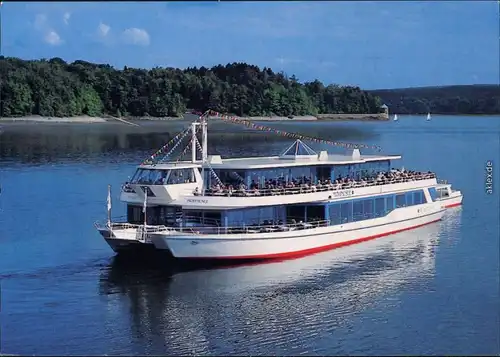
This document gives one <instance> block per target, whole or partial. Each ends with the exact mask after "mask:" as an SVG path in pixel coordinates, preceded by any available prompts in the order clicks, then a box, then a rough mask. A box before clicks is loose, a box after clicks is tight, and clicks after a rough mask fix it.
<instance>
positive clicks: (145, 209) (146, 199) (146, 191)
mask: <svg viewBox="0 0 500 357" xmlns="http://www.w3.org/2000/svg"><path fill="white" fill-rule="evenodd" d="M147 205H148V190H147V189H146V190H144V207H143V209H142V211H143V212H144V228H146V224H147V215H146V211H147Z"/></svg>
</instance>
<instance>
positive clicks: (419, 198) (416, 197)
mask: <svg viewBox="0 0 500 357" xmlns="http://www.w3.org/2000/svg"><path fill="white" fill-rule="evenodd" d="M413 202H414V204H416V205H419V204H422V203H423V192H422V191H415V192H413Z"/></svg>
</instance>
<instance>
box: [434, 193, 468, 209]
mask: <svg viewBox="0 0 500 357" xmlns="http://www.w3.org/2000/svg"><path fill="white" fill-rule="evenodd" d="M462 200H463V195H462V193H461V192H460V191H453V192H452V193H451V195H450V196H449V197H443V198H441V199H439V202H441V204H442V206H443V208H453V207H458V206H460V205H461V204H462Z"/></svg>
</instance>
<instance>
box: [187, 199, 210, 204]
mask: <svg viewBox="0 0 500 357" xmlns="http://www.w3.org/2000/svg"><path fill="white" fill-rule="evenodd" d="M187 202H188V203H204V204H206V203H208V200H200V199H192V198H188V199H187Z"/></svg>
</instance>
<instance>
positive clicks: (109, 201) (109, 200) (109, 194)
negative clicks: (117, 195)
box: [107, 190, 111, 211]
mask: <svg viewBox="0 0 500 357" xmlns="http://www.w3.org/2000/svg"><path fill="white" fill-rule="evenodd" d="M107 202H108V211H111V190H108V200H107Z"/></svg>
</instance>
